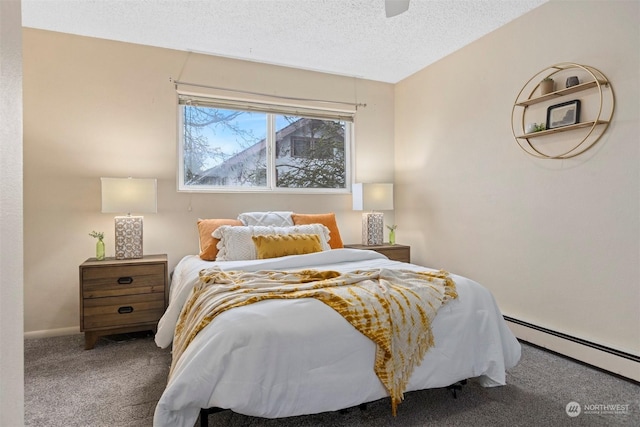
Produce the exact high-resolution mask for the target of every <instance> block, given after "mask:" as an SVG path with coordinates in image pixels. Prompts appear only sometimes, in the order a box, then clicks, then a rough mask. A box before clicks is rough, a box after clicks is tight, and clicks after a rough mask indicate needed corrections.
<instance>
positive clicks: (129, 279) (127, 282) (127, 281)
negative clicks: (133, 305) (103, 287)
mask: <svg viewBox="0 0 640 427" xmlns="http://www.w3.org/2000/svg"><path fill="white" fill-rule="evenodd" d="M132 283H133V277H118V284H119V285H130V284H132Z"/></svg>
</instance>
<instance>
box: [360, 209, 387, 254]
mask: <svg viewBox="0 0 640 427" xmlns="http://www.w3.org/2000/svg"><path fill="white" fill-rule="evenodd" d="M383 228H384V214H383V213H379V212H366V213H363V214H362V244H363V245H367V246H372V245H381V244H382V241H383V239H384V230H383Z"/></svg>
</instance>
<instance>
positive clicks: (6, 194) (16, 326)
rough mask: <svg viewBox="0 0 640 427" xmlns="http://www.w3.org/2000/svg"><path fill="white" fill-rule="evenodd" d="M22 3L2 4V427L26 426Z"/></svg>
mask: <svg viewBox="0 0 640 427" xmlns="http://www.w3.org/2000/svg"><path fill="white" fill-rule="evenodd" d="M21 21H22V19H21V15H20V1H0V425H2V426H20V425H22V424H23V422H24V393H23V390H24V372H23V366H24V363H23V353H24V352H23V348H24V346H23V316H22V312H23V311H22V307H23V300H22V295H23V287H22V281H23V267H22V240H23V238H22V29H21Z"/></svg>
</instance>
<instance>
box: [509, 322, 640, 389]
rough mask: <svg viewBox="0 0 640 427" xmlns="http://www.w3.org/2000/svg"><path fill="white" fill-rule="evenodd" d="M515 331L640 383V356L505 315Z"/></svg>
mask: <svg viewBox="0 0 640 427" xmlns="http://www.w3.org/2000/svg"><path fill="white" fill-rule="evenodd" d="M503 317H504V320H506V321H507V324H508V325H509V328H510V329H511V330H512V331H513V333H514V335H515V336H516V337H517V338H518V339H519V340H522V341H525V342H527V343H530V344H533V345H535V346H537V347H541V348H544V349H545V350H549V351H552V352H554V353H557V354H559V355H561V356H564V357H568V358H570V359H574V360H576V361H578V362H581V363H584V364H587V365H590V366H593V367H594V368H597V369H601V370H604V371H607V372H609V373H611V374H613V375H616V376H619V377H621V378H624V379H626V380H631V381H633V382H635V383H640V356H638V355H635V354H631V353H627V352H624V351H620V350H617V349H615V348H611V347H607V346H604V345H602V344H598V343H595V342H592V341H588V340H585V339H582V338H578V337H574V336H571V335H568V334H565V333H562V332H558V331H554V330H552V329H548V328H544V327H542V326H538V325H534V324H532V323H528V322H525V321H522V320H519V319H516V318H513V317H509V316H503Z"/></svg>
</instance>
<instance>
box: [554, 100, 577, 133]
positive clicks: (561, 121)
mask: <svg viewBox="0 0 640 427" xmlns="http://www.w3.org/2000/svg"><path fill="white" fill-rule="evenodd" d="M579 122H580V100H579V99H574V100H573V101H568V102H563V103H561V104H556V105H551V106H550V107H549V108H547V129H555V128H559V127H563V126H569V125H574V124H576V123H579Z"/></svg>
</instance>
